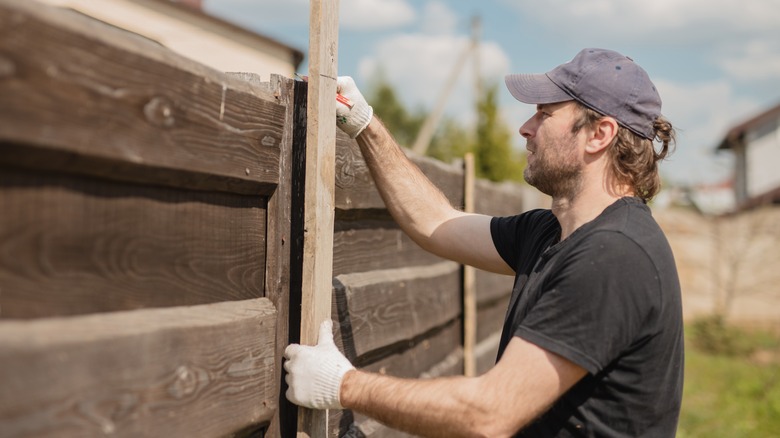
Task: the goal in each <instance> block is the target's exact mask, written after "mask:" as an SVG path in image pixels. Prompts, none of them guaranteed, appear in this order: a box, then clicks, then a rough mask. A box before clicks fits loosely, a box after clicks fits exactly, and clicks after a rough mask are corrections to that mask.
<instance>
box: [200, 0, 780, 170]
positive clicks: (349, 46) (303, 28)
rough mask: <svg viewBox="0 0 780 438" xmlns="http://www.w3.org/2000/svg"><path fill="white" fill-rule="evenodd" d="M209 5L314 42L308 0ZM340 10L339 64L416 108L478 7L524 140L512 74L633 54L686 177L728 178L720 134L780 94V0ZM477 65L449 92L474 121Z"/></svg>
mask: <svg viewBox="0 0 780 438" xmlns="http://www.w3.org/2000/svg"><path fill="white" fill-rule="evenodd" d="M204 3H205V9H206V11H207V12H210V13H212V14H214V15H217V16H219V17H222V18H225V19H228V20H230V21H233V22H236V23H238V24H240V25H242V26H244V27H247V28H249V29H252V30H254V31H257V32H259V33H262V34H264V35H267V36H270V37H273V38H275V39H278V40H280V41H282V42H284V43H287V44H289V45H291V46H293V47H296V48H298V49H300V50H301V51H303V52H304V53H307V52H308V38H309V36H308V26H309V16H308V15H309V14H308V13H309V1H308V0H206V1H205V2H204ZM339 14H340V15H339V28H340V30H339V54H338V56H339V74H341V75H350V76H353V77H354V78H355V80H356V82H357V83H358V85H359V86H360V87H361V88H362V89H364V90H367V89H368V88H369V87H370V84H371V80H372V78H375V77H376V76H377V75H378V74H379V73H380V72H382V74H384V75H385V77H386V78H387V80H388V81H390V83H391V84H393V86H394V87H395V89H396V90H397V91H398V92H399V94H400V95H401V97H402V98H403V99H404V101H405V102H406V103H407V106H408V107H409V108H417V107H425V108H430V107H431V106H432V105H433V102H435V100H436V98H437V96H438V94H439V93H440V90H441V88H442V84H443V82H444V81H445V79H446V77H447V75H448V74H449V73H450V71H451V70H452V67H453V66H454V64H455V61H456V59H457V57H458V56H459V54H460V53H461V52H462V51H463V50H464V48H465V47H466V45H467V44H468V41H469V35H470V21H471V17H472V16H474V15H478V16H479V17H480V18H481V20H482V32H481V45H480V52H479V60H480V62H479V65H480V75H481V77H482V78H483V79H484V80H486V81H489V82H493V83H498V84H499V85H500V87H501V92H500V94H501V101H500V104H501V107H502V113H503V115H504V119H505V121H506V123H507V125H508V126H509V127H510V128H511V129H512V131H513V132H515V133H516V135H515V141H516V147H518V148H523V147H524V141H523V140H522V138H521V137H520V135H519V134H517V130H518V128H519V127H520V125H522V123H523V122H524V121H525V120H526V119H527V118H528V117H529V116H530V115H531V114H532V111H533V108H532V107H531V106H529V105H524V104H521V103H519V102H516V101H514V100H513V99H512V97H511V96H510V95H509V92H508V91H506V89H505V87H504V85H503V77H504V75H506V74H508V73H521V72H523V73H541V72H546V71H548V70H550V69H552V68H553V67H555V66H556V65H558V64H561V63H563V62H566V61H568V60H570V59H571V58H572V57H573V56H574V55H575V54H576V53H577V52H578V51H579V50H580V49H582V48H585V47H603V48H609V49H613V50H617V51H619V52H621V53H623V54H625V55H628V56H630V57H632V58H633V59H634V60H635V61H636V62H637V63H639V64H640V65H641V66H643V67H644V68H645V70H647V71H648V73H649V74H650V77H651V78H652V79H653V81H654V82H655V84H656V86H657V87H658V89H659V90H660V92H661V97H662V99H663V102H664V110H663V112H664V114H665V115H666V116H667V118H669V119H670V120H671V121H672V123H673V124H674V125H675V126H676V127H677V128H678V130H679V138H678V148H677V152H676V153H675V154H674V155H673V156H672V158H671V160H670V161H669V162H667V163H664V164H663V165H662V166H661V169H662V174H663V175H664V177H665V178H666V179H667V180H669V181H674V182H677V183H685V184H690V183H713V182H717V181H720V180H723V179H725V178H728V177H729V175H730V159H729V157H728V156H724V155H720V156H716V155H715V154H714V153H713V150H714V148H715V146H716V145H717V143H718V142H719V141H720V139H721V138H722V137H723V135H724V134H725V133H726V131H727V130H728V128H729V127H731V126H733V125H734V124H736V123H738V122H740V121H742V120H744V119H746V118H748V117H751V116H753V115H755V114H756V113H758V112H760V111H763V110H765V109H767V108H769V107H771V106H773V105H775V104H777V103H779V102H780V0H740V1H734V0H725V1H723V2H713V1H712V0H653V1H647V0H545V1H539V0H534V1H525V0H514V1H512V0H481V1H443V0H341V1H340V12H339ZM305 69H306V65H305V61H304V65H303V66H302V67H301V70H302V71H305ZM473 72H474V67H473V66H472V65H471V64H468V65H466V66H465V68H464V69H463V71H462V72H461V75H460V79H459V82H458V85H457V86H456V88H455V90H454V92H453V93H452V94H451V95H450V96H449V98H448V101H447V109H446V113H447V115H448V116H450V117H454V118H457V119H459V120H462V121H463V123H464V124H469V123H472V122H473V120H474V111H473V105H472V102H473V99H474V96H473V92H474V86H473V83H474V79H473V74H474V73H473Z"/></svg>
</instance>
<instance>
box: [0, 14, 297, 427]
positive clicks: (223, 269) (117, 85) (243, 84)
mask: <svg viewBox="0 0 780 438" xmlns="http://www.w3.org/2000/svg"><path fill="white" fill-rule="evenodd" d="M250 79H251V78H247V77H244V76H241V75H238V76H235V75H228V74H224V73H221V72H217V71H215V70H212V69H210V68H208V67H205V66H202V65H200V64H197V63H195V62H193V61H191V60H188V59H186V58H184V57H182V56H179V55H176V54H174V53H173V52H171V51H169V50H167V49H166V48H164V47H162V46H159V45H157V44H155V43H153V42H151V41H149V40H145V39H144V38H142V37H139V36H137V35H134V34H132V33H128V32H125V31H122V30H120V29H117V28H114V27H112V26H108V25H106V24H105V23H101V22H99V21H97V20H93V19H90V18H88V17H86V16H83V15H81V14H78V13H74V12H73V11H69V10H66V9H61V8H53V7H49V6H46V5H41V4H38V3H35V2H19V1H13V0H0V99H1V100H2V105H0V211H3V215H1V216H0V296H1V297H2V307H0V386H2V387H3V391H2V393H0V436H7V435H10V436H95V435H102V434H111V435H116V436H139V435H140V436H221V435H225V434H231V433H234V432H239V433H242V434H247V433H249V434H255V435H256V433H258V432H259V431H260V429H264V428H265V427H266V426H268V427H269V429H268V434H267V436H269V437H270V436H281V434H280V432H279V428H278V411H279V410H278V400H279V398H280V385H279V381H280V380H281V371H280V365H281V351H282V349H283V348H284V346H285V345H286V344H287V342H288V338H287V334H288V310H289V309H288V308H287V307H286V305H287V302H288V299H289V280H290V272H289V267H290V253H289V245H290V243H291V242H290V197H291V193H290V191H291V189H290V186H291V183H290V176H289V174H290V161H291V149H292V148H291V143H292V131H293V129H292V127H293V121H292V118H293V117H292V115H293V111H292V102H291V101H292V96H293V90H292V88H293V86H292V81H290V80H282V79H281V78H275V79H274V80H275V82H274V83H273V84H265V85H262V84H257V83H256V82H253V81H252V80H250ZM263 296H266V297H267V298H260V297H263ZM207 303H216V304H207ZM192 305H196V306H195V307H185V306H192ZM277 306H278V307H279V309H280V311H279V312H277V311H276V307H277ZM159 307H165V308H164V309H163V308H159ZM131 309H138V310H131ZM87 314H88V315H87ZM64 315H78V316H67V317H60V316H64ZM20 319H25V320H20Z"/></svg>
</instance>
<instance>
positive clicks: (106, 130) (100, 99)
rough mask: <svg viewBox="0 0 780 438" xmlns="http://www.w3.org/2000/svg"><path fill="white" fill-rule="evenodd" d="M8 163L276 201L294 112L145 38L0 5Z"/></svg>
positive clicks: (3, 147) (0, 110)
mask: <svg viewBox="0 0 780 438" xmlns="http://www.w3.org/2000/svg"><path fill="white" fill-rule="evenodd" d="M0 64H2V65H3V66H4V68H3V71H2V73H0V95H1V96H3V105H0V141H2V142H3V143H2V144H0V161H2V162H6V163H13V164H15V165H17V166H22V165H24V166H27V167H31V168H35V169H49V170H51V169H57V170H65V171H69V172H77V173H82V174H90V175H95V176H100V177H104V178H111V179H115V180H124V181H138V182H145V183H154V184H163V185H169V186H175V187H186V188H193V189H202V190H220V191H228V192H235V193H244V194H265V195H267V194H269V193H270V192H271V191H273V189H274V188H275V186H276V184H277V183H278V179H279V154H280V151H279V145H280V143H281V141H282V135H283V130H284V121H285V108H284V106H282V105H280V104H279V103H278V102H277V101H276V97H275V96H274V95H273V94H272V93H270V92H268V91H265V90H260V89H253V88H252V87H251V86H249V85H248V83H247V82H245V81H243V80H240V79H238V78H233V77H230V76H228V75H225V74H223V73H220V72H217V71H215V70H212V69H210V68H208V67H205V66H202V65H200V64H197V63H195V62H194V61H191V60H189V59H187V58H184V57H182V56H178V55H176V54H174V53H173V52H171V51H169V50H167V49H165V48H164V47H162V46H160V45H157V44H155V43H153V42H152V41H150V40H146V39H144V38H142V37H139V36H138V35H135V34H132V33H129V32H125V31H122V30H121V29H118V28H114V27H112V26H109V25H106V24H104V23H102V22H100V21H97V20H93V19H90V18H88V17H87V16H84V15H81V14H77V13H75V12H73V11H68V10H65V9H60V8H52V7H49V6H46V5H43V4H39V3H37V2H19V1H13V0H2V1H0Z"/></svg>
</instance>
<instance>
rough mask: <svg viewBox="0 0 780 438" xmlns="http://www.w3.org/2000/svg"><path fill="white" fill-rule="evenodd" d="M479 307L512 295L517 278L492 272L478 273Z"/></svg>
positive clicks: (479, 271) (480, 271)
mask: <svg viewBox="0 0 780 438" xmlns="http://www.w3.org/2000/svg"><path fill="white" fill-rule="evenodd" d="M476 283H477V305H481V304H482V303H485V302H490V301H495V300H497V299H499V298H501V297H504V296H507V295H511V294H512V287H514V283H515V278H514V277H513V276H510V275H501V274H494V273H492V272H487V271H482V270H479V269H477V271H476Z"/></svg>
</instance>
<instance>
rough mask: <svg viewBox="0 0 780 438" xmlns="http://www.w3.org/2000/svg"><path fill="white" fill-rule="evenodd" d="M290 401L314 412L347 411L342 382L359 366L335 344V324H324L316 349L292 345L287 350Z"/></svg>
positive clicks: (287, 379) (326, 322)
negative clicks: (342, 396) (342, 398)
mask: <svg viewBox="0 0 780 438" xmlns="http://www.w3.org/2000/svg"><path fill="white" fill-rule="evenodd" d="M284 357H285V358H287V361H286V362H285V363H284V369H285V370H286V371H287V376H286V377H285V378H284V380H285V382H287V385H288V388H287V393H286V394H285V395H286V396H287V400H290V401H291V402H293V403H295V404H296V405H300V406H305V407H307V408H313V409H344V407H343V406H341V402H340V401H339V392H340V391H341V379H342V378H344V374H346V373H347V371H349V370H354V369H355V367H353V366H352V364H351V363H349V360H347V358H346V357H344V355H343V354H341V352H340V351H339V350H338V348H336V344H334V343H333V322H332V321H331V320H330V319H328V320H326V321H324V322H323V323H322V325H320V337H319V340H318V342H317V345H316V346H314V347H310V346H306V345H298V344H290V345H288V346H287V348H286V349H285V350H284Z"/></svg>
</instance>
